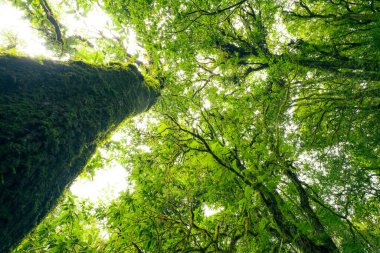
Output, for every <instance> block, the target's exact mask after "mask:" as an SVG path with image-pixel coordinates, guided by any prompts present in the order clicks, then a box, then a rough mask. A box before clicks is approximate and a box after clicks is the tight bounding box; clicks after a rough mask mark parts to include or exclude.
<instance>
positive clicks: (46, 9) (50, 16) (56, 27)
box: [40, 0, 63, 45]
mask: <svg viewBox="0 0 380 253" xmlns="http://www.w3.org/2000/svg"><path fill="white" fill-rule="evenodd" d="M40 4H41V7H42V9H43V10H44V12H45V14H46V18H47V19H48V20H49V22H50V23H51V24H52V25H53V26H54V30H55V34H56V38H57V41H58V42H59V43H60V44H62V45H63V39H62V33H61V29H60V28H59V25H58V22H57V20H56V19H55V18H54V17H53V11H52V10H51V9H50V7H49V5H48V3H47V2H46V0H41V1H40Z"/></svg>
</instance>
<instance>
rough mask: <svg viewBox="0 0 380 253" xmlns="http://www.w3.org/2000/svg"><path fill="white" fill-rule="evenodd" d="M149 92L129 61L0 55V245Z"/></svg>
mask: <svg viewBox="0 0 380 253" xmlns="http://www.w3.org/2000/svg"><path fill="white" fill-rule="evenodd" d="M157 95H158V94H157V92H155V91H154V90H153V89H152V88H151V87H149V86H148V85H146V84H145V81H144V78H143V76H142V75H141V74H140V73H139V72H138V70H137V69H136V67H134V66H131V65H130V66H127V67H126V66H124V65H122V64H116V65H115V64H112V65H110V66H93V65H87V64H84V63H82V62H72V63H65V64H63V63H60V64H59V63H55V62H52V61H42V62H41V61H34V60H30V59H27V58H20V57H12V56H2V57H0V206H1V209H0V238H2V239H1V240H0V252H6V251H8V250H9V248H10V247H12V246H15V244H16V243H17V242H19V240H21V239H22V237H23V236H24V235H26V233H28V232H29V231H30V230H31V229H32V228H33V227H34V226H35V225H36V224H37V223H38V222H39V221H40V220H41V219H42V218H43V217H44V216H45V215H46V214H47V212H49V210H51V208H52V207H53V206H54V205H55V203H56V202H57V199H58V198H59V196H60V195H61V193H62V192H63V190H64V188H65V187H66V186H67V185H68V184H70V183H71V182H72V181H73V180H74V179H75V178H76V177H77V176H78V175H79V173H80V172H81V171H82V169H83V167H84V166H85V164H86V162H87V160H88V159H89V158H90V157H91V156H92V154H93V152H94V151H95V149H96V146H97V144H98V143H99V142H101V141H102V140H104V139H105V138H107V136H109V134H110V132H111V131H112V130H113V129H114V128H115V127H116V126H117V125H119V124H120V122H122V121H123V120H124V119H125V118H126V117H127V116H130V115H133V114H136V113H140V112H142V111H144V110H146V109H147V108H148V107H149V106H150V105H151V104H152V103H153V101H155V98H156V97H157Z"/></svg>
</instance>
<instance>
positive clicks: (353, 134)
mask: <svg viewBox="0 0 380 253" xmlns="http://www.w3.org/2000/svg"><path fill="white" fill-rule="evenodd" d="M63 3H65V4H67V3H68V1H63ZM16 4H17V5H18V6H20V7H22V8H24V9H25V10H28V11H29V14H30V18H31V19H32V20H33V22H34V25H35V26H36V27H38V28H40V29H42V30H43V31H45V32H46V33H48V32H50V37H52V35H51V34H54V35H55V39H54V40H53V41H54V43H58V44H59V43H60V40H59V36H58V32H57V28H56V27H55V28H52V23H53V22H51V21H50V23H49V22H48V21H49V20H47V19H46V13H45V14H44V12H43V6H42V7H41V6H40V5H39V3H38V2H37V1H24V2H16ZM75 4H76V5H74V6H76V7H75V8H76V9H75V8H74V9H73V11H74V10H76V11H78V10H80V11H81V12H82V13H81V14H80V15H85V12H86V10H89V9H90V8H91V6H93V5H95V4H97V3H95V2H92V1H79V0H78V1H76V2H75ZM50 5H52V4H50ZM100 7H101V8H102V9H103V10H105V11H106V12H107V13H108V14H109V15H110V17H112V19H113V22H114V25H115V27H114V29H115V32H117V33H119V34H120V36H119V38H111V39H110V38H104V37H103V38H99V41H100V42H99V43H101V45H103V46H104V48H103V49H102V51H103V55H108V56H109V57H110V58H112V59H114V60H117V61H125V60H126V59H127V58H128V57H129V56H128V54H127V53H126V52H125V48H124V47H123V44H122V41H121V40H120V37H121V36H123V35H121V34H122V32H123V31H124V30H125V28H126V27H131V28H133V29H134V31H135V32H136V33H137V35H138V40H139V43H140V44H141V45H143V46H144V48H145V50H146V55H145V57H146V60H147V62H148V63H146V64H145V65H142V64H141V63H139V62H137V64H138V65H140V67H141V70H142V71H143V72H147V73H149V75H151V76H153V77H154V78H156V79H157V80H159V82H160V83H161V85H162V86H163V90H162V96H161V98H160V100H159V101H158V102H157V104H156V105H155V106H154V107H153V108H152V109H151V111H150V112H149V114H147V115H144V116H141V117H140V118H135V119H134V121H131V122H129V123H126V124H125V125H124V126H122V127H121V128H120V131H122V132H124V133H126V134H128V135H129V136H130V137H131V138H125V139H121V140H118V141H115V140H114V141H110V142H109V143H107V144H106V148H107V149H108V150H109V151H110V152H114V153H115V156H114V157H113V159H116V160H117V161H118V162H119V163H121V164H122V165H124V166H125V168H126V169H128V170H129V171H130V173H131V177H130V179H129V180H131V182H133V183H134V188H133V190H129V191H126V192H125V193H123V194H122V195H121V196H120V198H119V199H117V200H115V201H114V202H113V203H112V204H110V205H109V206H101V207H97V208H95V207H92V206H89V205H86V204H83V203H82V204H81V202H78V201H77V200H75V198H73V197H72V196H70V194H69V193H67V194H68V195H67V196H66V197H64V198H63V199H62V202H61V204H60V205H59V206H58V207H57V209H56V210H54V211H53V212H52V213H51V214H50V215H49V216H48V217H47V218H46V219H45V221H44V222H43V223H42V224H41V225H40V226H38V227H37V228H36V229H35V230H34V231H33V232H32V233H31V234H30V235H29V236H28V237H27V238H25V240H24V241H23V242H22V243H21V245H20V246H19V247H18V248H17V249H15V250H14V252H25V251H28V250H29V251H31V252H46V251H48V252H62V251H65V252H299V251H301V252H374V251H376V250H377V249H378V248H379V247H380V226H379V224H380V220H379V217H380V216H379V207H380V206H379V197H380V196H379V194H380V189H379V166H380V160H379V157H380V150H379V143H380V134H379V129H380V128H379V124H378V122H380V113H379V112H380V110H379V109H380V96H379V95H380V86H379V85H380V74H379V73H380V61H379V60H380V55H379V54H380V53H379V52H380V51H379V48H380V46H379V45H380V44H379V38H380V28H379V24H380V3H379V2H378V1H345V0H341V1H322V0H313V1H311V0H301V1H282V0H278V1H269V0H258V1H251V0H242V1H238V0H237V1H224V0H222V1H220V0H218V1H214V0H209V1H200V0H199V1H197V0H194V1H170V0H156V1H153V0H150V1H147V0H144V1H143V0H135V1H104V2H102V3H101V4H100ZM52 8H53V7H52ZM54 8H55V9H54V14H55V15H57V17H58V18H56V19H55V21H56V22H57V23H58V22H59V9H58V7H54ZM35 20H36V21H35ZM53 27H54V24H53ZM64 29H65V28H64V25H61V26H60V30H61V35H62V39H61V40H62V41H63V42H62V43H61V44H62V45H63V47H62V48H59V47H58V49H57V53H61V52H60V51H62V50H63V51H64V52H68V53H69V54H71V55H73V56H76V57H79V56H81V57H84V58H86V57H87V59H89V60H90V61H91V59H94V58H93V57H97V56H96V55H98V53H99V51H98V48H96V49H97V50H94V51H92V52H95V55H94V54H91V53H89V52H90V51H91V49H90V48H91V45H89V44H88V43H87V46H83V47H82V48H83V49H80V50H78V47H76V46H75V45H77V44H78V43H82V42H83V40H80V39H79V40H78V38H74V37H75V36H74V37H67V36H65V30H64ZM47 35H49V33H48V34H47ZM53 37H54V36H53ZM80 41H82V42H80ZM54 43H53V44H54ZM65 50H66V51H65ZM81 50H82V51H81ZM83 50H84V51H83ZM86 50H87V51H86ZM79 52H82V53H79ZM129 58H130V57H129ZM130 59H132V61H133V60H135V58H133V57H132V58H130ZM143 120H147V122H148V127H147V128H141V127H138V124H136V122H141V121H143ZM142 147H145V148H142ZM99 159H100V158H99V157H98V159H97V160H96V159H95V161H97V162H98V163H99ZM105 162H107V161H105ZM209 208H213V209H214V210H217V211H218V212H217V213H216V214H214V215H211V216H207V215H206V210H207V209H209ZM102 233H104V234H103V236H102ZM104 235H106V236H104Z"/></svg>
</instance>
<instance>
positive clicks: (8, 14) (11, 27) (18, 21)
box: [0, 3, 54, 59]
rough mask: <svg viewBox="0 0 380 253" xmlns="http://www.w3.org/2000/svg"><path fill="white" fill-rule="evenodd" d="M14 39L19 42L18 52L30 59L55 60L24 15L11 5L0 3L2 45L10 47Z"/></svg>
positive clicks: (0, 40)
mask: <svg viewBox="0 0 380 253" xmlns="http://www.w3.org/2000/svg"><path fill="white" fill-rule="evenodd" d="M12 37H14V39H15V40H16V41H15V42H17V45H16V49H17V51H18V52H21V53H23V54H25V55H28V56H30V57H35V56H44V57H45V58H50V59H52V58H54V54H53V53H52V52H51V51H49V50H47V49H46V47H45V41H44V40H43V39H41V37H40V36H39V35H38V33H37V31H36V30H34V29H33V28H32V26H31V25H30V22H29V21H28V20H26V19H25V15H24V13H23V12H22V11H20V10H18V9H16V8H15V7H13V6H12V5H11V4H9V3H0V45H1V46H3V47H4V46H9V44H10V42H11V41H10V39H11V40H12Z"/></svg>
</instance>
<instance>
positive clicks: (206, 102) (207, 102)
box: [203, 98, 211, 109]
mask: <svg viewBox="0 0 380 253" xmlns="http://www.w3.org/2000/svg"><path fill="white" fill-rule="evenodd" d="M203 108H204V109H210V108H211V102H210V100H208V99H207V98H206V99H205V100H203Z"/></svg>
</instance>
